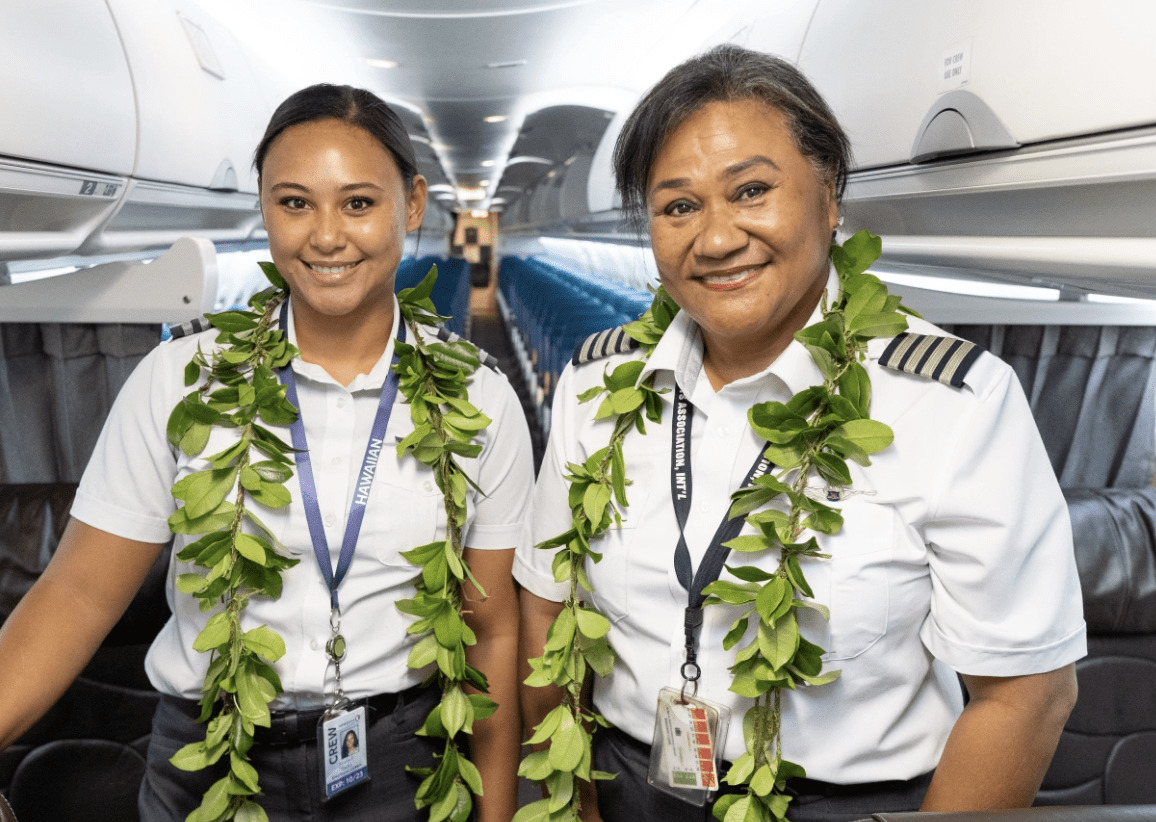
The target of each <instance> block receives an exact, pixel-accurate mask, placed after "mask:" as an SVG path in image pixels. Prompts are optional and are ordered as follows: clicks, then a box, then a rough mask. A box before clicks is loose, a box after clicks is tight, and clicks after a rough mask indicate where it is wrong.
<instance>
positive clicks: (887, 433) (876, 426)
mask: <svg viewBox="0 0 1156 822" xmlns="http://www.w3.org/2000/svg"><path fill="white" fill-rule="evenodd" d="M832 436H839V437H843V438H845V439H847V440H849V441H851V442H853V443H855V445H857V446H859V447H860V448H862V449H863V450H864V451H866V452H867V453H868V454H877V453H879V452H880V451H882V450H883V449H884V448H886V447H887V446H889V445H890V444H891V443H892V442H893V441H894V439H895V435H894V433H892V431H891V428H890V427H888V426H887V425H885V424H883V423H881V422H877V421H876V420H851V421H850V422H845V423H843V424H842V425H840V426H839V427H838V428H836V429H835V430H834V431H833V432H832Z"/></svg>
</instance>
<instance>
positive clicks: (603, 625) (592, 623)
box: [577, 608, 610, 639]
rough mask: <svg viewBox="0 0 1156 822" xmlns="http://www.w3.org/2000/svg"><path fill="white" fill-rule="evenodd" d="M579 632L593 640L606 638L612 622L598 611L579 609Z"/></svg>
mask: <svg viewBox="0 0 1156 822" xmlns="http://www.w3.org/2000/svg"><path fill="white" fill-rule="evenodd" d="M577 619H578V630H579V631H581V632H582V633H583V634H584V635H586V636H588V637H590V638H591V639H598V638H600V637H604V636H606V634H607V633H609V631H610V620H608V619H607V618H606V617H604V616H602V614H600V613H598V612H597V611H590V610H587V609H585V608H578V609H577Z"/></svg>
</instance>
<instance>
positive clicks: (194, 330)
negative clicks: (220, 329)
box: [169, 317, 213, 340]
mask: <svg viewBox="0 0 1156 822" xmlns="http://www.w3.org/2000/svg"><path fill="white" fill-rule="evenodd" d="M212 327H213V326H212V325H210V324H209V318H208V317H194V318H193V319H191V320H189V321H188V322H187V323H181V324H180V325H173V326H169V334H170V335H171V336H170V339H173V340H178V339H180V338H181V337H187V336H189V335H190V334H200V333H201V332H202V331H207V330H208V329H210V328H212Z"/></svg>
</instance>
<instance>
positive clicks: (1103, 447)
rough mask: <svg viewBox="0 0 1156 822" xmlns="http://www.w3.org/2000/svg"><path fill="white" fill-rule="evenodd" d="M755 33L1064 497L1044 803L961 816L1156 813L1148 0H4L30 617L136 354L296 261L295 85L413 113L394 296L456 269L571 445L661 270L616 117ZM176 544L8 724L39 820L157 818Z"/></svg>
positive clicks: (15, 452)
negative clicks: (1061, 651) (272, 243)
mask: <svg viewBox="0 0 1156 822" xmlns="http://www.w3.org/2000/svg"><path fill="white" fill-rule="evenodd" d="M724 42H732V43H736V44H739V45H742V46H745V47H748V48H751V49H757V50H761V51H766V52H770V53H774V54H777V55H780V56H782V57H784V58H785V59H787V60H789V61H791V62H793V63H795V64H797V65H798V66H799V67H800V68H801V69H802V70H803V72H804V73H805V74H806V75H807V76H808V77H809V78H810V79H811V80H812V82H813V83H814V84H815V85H816V87H817V88H818V89H819V90H820V92H821V93H822V94H823V95H824V97H825V98H826V99H827V100H828V101H829V103H830V104H831V106H832V108H833V109H834V111H835V113H836V114H837V116H838V118H839V120H840V121H841V122H842V124H843V126H844V127H845V129H846V130H847V132H848V134H849V136H850V138H851V141H852V146H853V155H854V161H855V166H854V168H853V169H852V171H851V174H850V177H849V183H848V186H847V190H846V195H845V197H844V201H843V211H842V213H843V215H844V217H845V222H844V223H843V224H842V226H841V228H840V229H839V235H840V238H843V239H845V238H846V237H849V236H851V235H853V234H854V233H855V232H856V231H858V230H860V229H867V230H869V231H871V232H872V233H874V234H878V235H880V236H881V237H882V238H883V245H882V248H883V251H882V256H881V258H880V259H879V260H878V262H877V263H876V264H875V266H874V267H873V268H872V273H874V274H876V275H877V276H879V277H880V278H881V279H882V280H884V281H885V282H886V283H887V284H888V285H889V287H891V288H892V289H893V290H894V291H897V292H898V293H901V294H902V295H903V296H904V299H905V302H906V303H907V304H908V305H910V306H912V307H913V308H915V309H916V310H918V311H919V312H921V313H922V315H923V316H924V317H925V318H926V319H928V320H930V321H931V322H933V323H936V324H937V325H939V326H941V327H942V328H944V329H945V330H946V331H947V332H949V333H951V334H954V335H957V336H960V337H962V338H964V339H967V340H971V341H973V342H975V343H977V344H978V345H979V346H981V347H982V348H983V349H985V350H987V351H990V352H991V353H993V354H995V355H996V356H998V357H1000V358H1002V359H1004V360H1005V361H1006V362H1008V363H1009V364H1010V365H1011V367H1012V368H1013V370H1014V372H1015V375H1016V376H1017V377H1018V378H1019V380H1020V382H1021V384H1022V386H1023V388H1024V390H1025V393H1026V395H1027V397H1028V400H1029V402H1030V405H1031V410H1032V413H1033V416H1034V417H1035V419H1036V422H1037V424H1038V426H1039V428H1040V431H1041V434H1042V436H1043V439H1044V444H1045V447H1046V449H1047V454H1048V458H1049V459H1050V461H1051V464H1052V467H1053V468H1054V470H1055V472H1056V475H1057V477H1058V478H1059V480H1060V485H1061V487H1062V488H1063V492H1064V496H1065V499H1066V502H1067V505H1068V509H1069V514H1070V516H1071V521H1072V528H1073V534H1074V542H1075V550H1076V560H1077V565H1078V568H1079V574H1080V582H1081V585H1082V588H1083V598H1084V611H1085V619H1086V621H1087V626H1088V646H1089V655H1088V656H1087V657H1086V658H1085V659H1083V660H1081V661H1080V662H1079V663H1078V664H1077V672H1078V679H1079V691H1080V692H1079V700H1078V703H1077V705H1076V708H1075V710H1074V711H1073V712H1072V714H1071V717H1070V719H1069V720H1068V723H1067V726H1066V728H1065V731H1064V734H1063V737H1062V739H1061V742H1060V745H1059V749H1058V751H1057V753H1056V756H1055V758H1054V760H1053V762H1052V765H1051V767H1050V769H1049V771H1048V773H1047V776H1046V777H1045V779H1044V783H1043V787H1042V789H1041V790H1040V792H1039V795H1038V797H1037V800H1036V806H1037V807H1035V808H1033V809H1030V810H1025V811H1021V812H1006V813H1001V814H996V813H992V814H990V815H984V814H978V813H977V814H960V815H958V816H953V815H945V816H944V817H943V818H944V819H945V820H946V819H959V820H961V822H962V820H972V819H974V820H980V819H983V820H988V819H991V820H996V819H1000V820H1002V819H1008V820H1012V819H1020V818H1021V816H1020V815H1019V814H1023V816H1022V818H1023V819H1025V820H1027V819H1038V820H1049V819H1056V820H1059V819H1080V820H1087V822H1096V820H1114V819H1156V780H1153V778H1152V775H1153V773H1154V772H1156V487H1154V485H1156V301H1154V300H1156V205H1154V204H1156V84H1154V83H1153V82H1152V56H1153V54H1156V6H1154V5H1153V4H1151V3H1149V2H1146V0H1109V1H1108V2H1096V3H1092V2H1087V0H1015V2H1006V0H938V1H937V2H934V3H931V2H926V0H776V1H775V2H766V0H432V1H431V0H147V1H146V0H42V2H37V3H29V2H22V1H21V0H0V101H2V102H3V111H4V113H3V115H0V620H3V619H4V618H6V617H7V616H8V614H10V613H11V611H12V609H13V608H14V607H15V605H16V603H17V602H18V601H19V599H20V598H21V596H23V594H24V593H25V592H26V591H27V590H28V588H29V587H30V586H31V585H32V584H33V582H34V581H35V580H36V579H37V577H38V576H39V575H40V573H41V572H42V571H43V570H44V568H45V567H46V565H47V563H48V561H49V559H50V558H51V556H52V554H53V551H54V550H55V547H56V544H57V541H58V540H59V538H60V534H61V532H62V529H63V527H64V525H65V523H66V522H67V519H68V511H69V506H70V503H71V500H72V495H73V494H74V493H75V490H76V486H77V483H78V481H79V479H80V475H81V473H82V472H83V470H84V467H85V464H86V463H87V460H88V457H89V455H90V453H91V452H92V449H93V446H94V443H95V441H96V438H97V436H98V434H99V433H100V430H101V425H102V423H103V420H104V418H105V416H106V415H107V413H108V410H109V408H110V406H111V404H112V402H113V400H114V398H115V397H116V394H117V391H118V389H119V387H120V385H121V384H122V383H123V382H124V380H125V379H126V377H127V376H128V374H129V373H130V372H131V370H132V369H133V367H134V366H135V365H136V364H137V363H138V362H139V361H140V360H141V358H142V357H144V355H145V354H147V353H148V352H149V351H150V350H152V348H154V347H155V346H156V345H158V344H159V343H160V342H161V340H162V339H163V338H165V337H166V336H168V335H169V334H171V331H170V329H171V328H173V327H175V326H179V325H180V324H181V323H185V322H188V321H190V320H193V319H195V318H198V317H201V316H202V315H204V314H206V313H209V312H214V311H221V310H225V309H228V308H230V307H231V306H237V305H243V304H244V303H245V302H246V300H247V299H248V298H249V296H250V295H252V294H253V293H254V292H255V291H257V290H259V289H260V288H262V287H264V279H263V276H262V275H261V272H260V270H259V269H258V267H257V265H256V262H257V261H260V260H264V259H268V256H267V255H268V251H267V248H268V244H267V237H266V234H265V230H264V226H263V222H262V216H261V213H260V211H259V208H258V195H257V178H256V172H255V170H254V169H253V165H252V157H253V149H254V147H255V145H256V144H257V142H258V140H259V138H260V136H261V133H262V130H263V128H264V124H265V123H266V121H267V120H268V118H269V115H270V113H271V112H272V110H273V108H274V107H275V106H276V104H277V103H278V102H279V101H280V100H281V99H283V98H284V97H285V96H286V95H287V94H289V93H290V92H292V91H294V90H295V89H297V88H301V87H303V86H305V85H308V84H310V83H313V82H319V81H330V82H338V83H349V84H352V85H355V86H360V87H364V88H367V89H370V90H371V91H373V92H374V93H376V94H378V95H379V96H381V97H382V98H383V99H384V100H386V101H387V102H388V103H390V104H391V105H392V106H393V107H394V108H395V110H396V111H397V112H398V113H399V114H400V116H401V118H402V120H403V122H404V124H405V127H406V130H407V131H408V133H409V135H410V138H411V140H412V141H413V144H414V147H415V149H416V151H417V159H418V165H419V171H420V173H421V174H422V175H423V176H424V177H425V179H426V180H427V182H428V185H429V203H428V207H427V209H426V212H425V217H424V222H423V223H422V226H421V228H420V230H419V231H417V232H413V233H411V234H410V235H409V236H408V238H407V241H406V248H405V255H404V258H403V261H402V264H401V267H400V268H399V270H398V273H397V276H396V288H397V289H401V288H406V287H411V286H414V285H416V284H417V283H418V282H420V281H421V280H422V278H423V277H424V276H425V274H426V273H427V272H428V271H429V269H430V268H431V266H435V265H436V267H437V269H438V280H437V284H436V287H435V290H434V292H433V293H432V295H431V298H432V300H433V302H434V304H435V305H436V306H437V308H438V310H439V312H440V313H442V314H444V315H446V316H448V317H450V318H451V319H450V320H449V322H448V324H447V325H448V328H449V330H451V331H453V332H454V333H456V334H458V335H460V336H462V337H465V338H467V339H470V340H472V341H474V342H475V343H477V344H478V345H479V346H480V347H481V348H482V349H484V350H486V351H487V352H489V353H490V354H492V355H493V356H494V357H495V358H496V359H497V361H498V362H499V367H500V369H501V371H502V372H503V373H504V374H506V376H507V377H508V378H509V379H510V380H511V382H512V383H513V384H514V386H515V388H516V390H517V391H518V394H519V398H520V399H521V401H522V404H523V409H524V412H525V414H526V418H527V421H528V423H529V426H530V430H531V435H532V439H533V443H534V451H535V454H534V456H535V464H536V465H537V464H539V463H540V461H541V458H542V450H543V448H544V445H545V441H546V437H547V435H548V433H549V430H550V423H551V419H550V416H551V403H552V400H553V398H554V388H555V386H556V385H557V383H558V380H559V377H560V375H561V373H562V371H563V369H564V368H565V366H566V364H567V363H568V362H569V361H570V360H571V357H572V356H573V354H574V351H575V348H576V346H578V345H579V343H581V342H582V341H583V340H585V339H587V338H588V337H589V336H590V335H592V334H594V333H597V332H600V331H602V330H604V329H608V328H613V327H615V326H620V325H622V324H624V323H627V322H630V321H631V320H633V319H636V318H637V317H638V316H639V315H640V314H641V313H642V312H643V311H645V310H646V309H647V307H648V306H649V305H650V302H651V298H652V294H651V291H650V289H652V288H653V287H654V286H655V285H656V284H657V269H656V268H655V264H654V260H653V258H652V256H651V255H650V252H649V241H648V238H647V236H646V233H645V231H643V230H640V229H639V228H638V227H637V226H635V225H633V224H631V223H630V221H629V220H627V219H626V217H625V216H624V213H623V211H622V207H621V206H622V204H621V200H620V198H619V196H618V194H617V193H616V192H615V189H614V183H613V178H612V172H611V166H610V154H611V151H612V149H613V146H614V142H615V139H616V138H617V135H618V133H619V131H620V130H621V128H622V125H623V122H624V120H625V118H626V116H627V115H628V114H629V112H630V111H631V109H632V108H633V106H634V104H635V103H636V102H637V101H638V100H639V98H640V97H641V95H642V94H643V93H644V92H645V91H646V90H647V89H648V88H649V87H650V86H651V85H652V84H653V83H654V82H655V81H657V80H658V79H659V78H660V77H661V76H662V75H663V74H664V73H665V72H666V71H667V70H668V69H669V68H670V67H672V66H673V65H675V64H676V63H678V62H681V61H682V60H684V59H686V58H687V57H690V56H691V55H694V54H696V53H698V52H700V51H702V50H703V49H706V48H708V47H710V46H712V45H715V44H718V43H724ZM168 563H169V557H168V556H167V555H163V556H162V557H161V559H160V560H158V562H157V564H156V566H154V568H153V570H152V572H150V575H149V578H148V580H147V581H146V583H145V585H144V587H143V588H142V589H141V591H140V593H139V594H138V595H137V596H136V598H135V600H134V601H133V604H132V605H131V606H130V608H129V610H128V612H127V613H126V614H125V615H124V617H123V618H122V619H121V620H120V622H119V623H118V624H117V626H116V628H115V629H114V630H113V631H112V633H111V634H110V635H109V636H108V638H107V639H106V640H105V642H104V643H103V644H102V646H101V648H100V649H99V650H98V652H97V654H96V656H95V657H94V658H93V660H92V661H91V663H89V665H88V666H87V667H86V668H85V669H84V672H83V674H82V675H81V677H80V678H79V679H78V680H77V681H76V683H75V684H74V685H73V686H72V687H71V688H70V689H69V690H68V692H67V693H66V694H65V696H64V698H63V699H62V700H61V701H60V702H59V703H58V704H57V705H56V706H55V707H54V708H52V709H51V710H50V711H49V713H48V714H47V715H46V716H45V717H44V718H43V719H42V720H41V721H39V722H38V723H37V724H36V725H35V726H34V727H33V728H32V729H31V730H30V731H29V732H28V733H27V734H25V735H24V737H23V738H21V739H20V740H19V741H18V742H17V743H15V744H13V745H12V746H11V747H9V748H8V749H7V750H5V751H3V752H2V753H0V793H2V794H3V796H4V797H6V798H7V799H8V801H9V802H10V803H11V805H12V808H13V809H14V811H15V815H16V818H19V819H20V820H21V822H29V821H31V822H36V820H54V821H55V822H67V820H73V819H88V820H92V819H99V820H118V821H123V820H132V819H137V818H138V816H137V805H136V793H137V786H138V785H139V782H140V779H141V775H142V773H143V772H144V768H145V760H144V752H145V749H146V746H147V741H148V735H149V733H150V727H151V726H150V722H151V716H152V713H153V710H154V708H155V706H156V704H157V700H158V695H157V694H156V692H155V690H154V689H153V688H152V686H151V685H150V684H149V681H148V679H147V678H146V677H145V674H144V670H143V666H142V663H143V658H144V653H145V651H146V650H147V647H148V645H149V643H150V642H151V640H152V638H153V636H155V634H156V632H157V631H158V630H159V628H160V626H161V625H163V624H164V622H165V620H166V619H167V618H168V615H169V606H168V604H167V602H166V578H167V573H168ZM1073 808H1078V809H1082V810H1080V811H1079V812H1078V813H1077V812H1075V811H1073V810H1072V809H1073ZM1073 813H1076V815H1064V814H1073ZM1049 814H1053V815H1049ZM0 818H3V816H2V815H0ZM877 818H878V819H899V818H903V819H906V818H909V817H907V816H896V815H886V814H880V815H879V816H878V817H877ZM912 818H913V817H912Z"/></svg>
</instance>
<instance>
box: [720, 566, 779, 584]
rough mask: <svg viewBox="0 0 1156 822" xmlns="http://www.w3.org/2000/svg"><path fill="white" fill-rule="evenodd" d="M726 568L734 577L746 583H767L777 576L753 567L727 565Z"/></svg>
mask: <svg viewBox="0 0 1156 822" xmlns="http://www.w3.org/2000/svg"><path fill="white" fill-rule="evenodd" d="M724 567H725V568H726V569H727V570H728V571H730V572H731V573H732V574H733V575H734V576H736V577H738V578H739V579H741V580H744V581H745V582H766V581H767V580H768V579H772V578H773V577H774V576H775V575H774V574H772V573H771V572H769V571H764V570H763V569H762V568H755V567H754V566H751V565H726V566H724Z"/></svg>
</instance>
